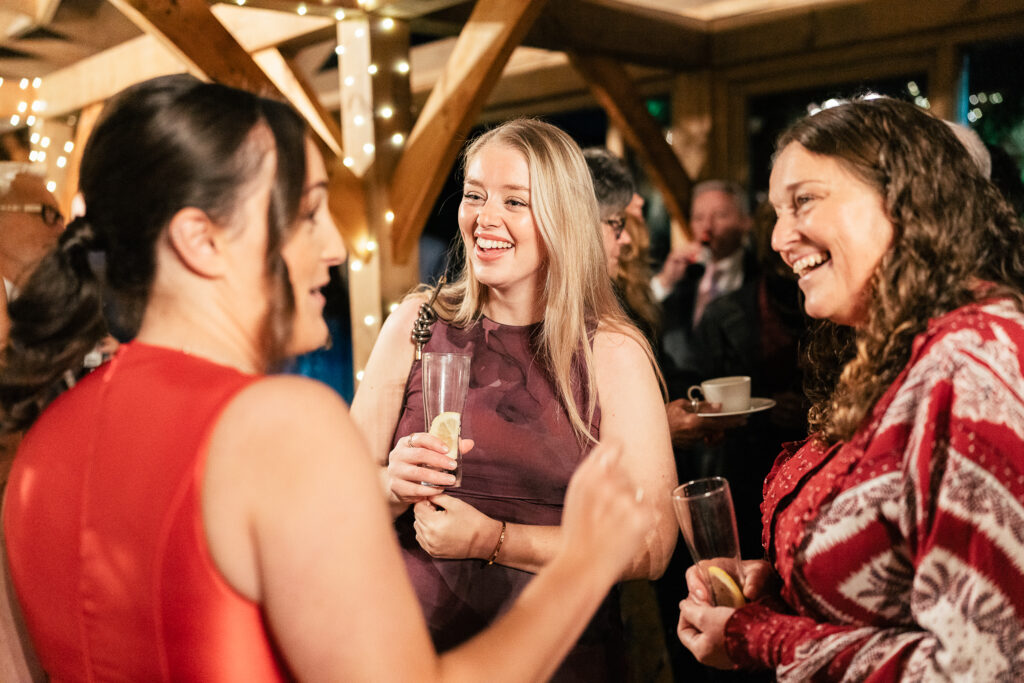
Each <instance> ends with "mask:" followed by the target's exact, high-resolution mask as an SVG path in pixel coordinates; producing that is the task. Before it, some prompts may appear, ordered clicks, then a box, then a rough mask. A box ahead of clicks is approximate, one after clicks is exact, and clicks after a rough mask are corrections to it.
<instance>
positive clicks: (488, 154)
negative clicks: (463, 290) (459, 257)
mask: <svg viewBox="0 0 1024 683" xmlns="http://www.w3.org/2000/svg"><path fill="white" fill-rule="evenodd" d="M459 231H460V232H461V233H462V239H463V240H464V241H465V243H466V246H467V251H468V253H469V261H470V265H471V267H472V268H473V274H474V275H475V276H476V279H477V280H478V281H479V282H480V283H481V284H482V285H485V286H487V287H488V288H490V289H491V290H492V291H493V292H495V293H497V294H498V295H499V296H501V297H503V298H506V299H510V300H517V301H525V302H529V305H533V303H534V302H535V301H536V299H537V297H538V296H539V294H538V293H539V292H540V290H541V287H542V285H543V281H544V276H545V268H544V265H545V261H546V259H545V256H544V255H545V248H544V244H543V242H542V241H541V238H540V232H539V231H538V229H537V223H536V220H535V219H534V215H533V210H532V208H531V204H530V169H529V166H528V165H527V163H526V158H525V157H524V156H523V155H522V154H521V153H520V152H518V151H516V150H515V149H513V148H511V147H509V146H507V145H504V144H501V143H498V142H494V143H488V144H485V145H484V146H483V147H481V148H480V149H479V150H478V151H477V152H476V154H475V155H474V156H473V157H472V158H471V159H470V160H469V163H468V164H467V166H466V179H465V183H464V185H463V192H462V203H461V204H460V205H459Z"/></svg>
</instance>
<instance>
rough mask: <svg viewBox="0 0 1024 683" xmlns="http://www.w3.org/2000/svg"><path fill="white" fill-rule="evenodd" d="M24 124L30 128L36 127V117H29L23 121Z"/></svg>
mask: <svg viewBox="0 0 1024 683" xmlns="http://www.w3.org/2000/svg"><path fill="white" fill-rule="evenodd" d="M25 123H26V124H28V125H30V126H34V125H36V117H35V116H29V117H28V118H27V119H25Z"/></svg>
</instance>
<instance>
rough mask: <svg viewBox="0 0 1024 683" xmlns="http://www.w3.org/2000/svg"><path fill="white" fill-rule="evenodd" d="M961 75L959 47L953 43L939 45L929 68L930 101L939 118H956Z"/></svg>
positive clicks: (949, 119) (950, 119)
mask: <svg viewBox="0 0 1024 683" xmlns="http://www.w3.org/2000/svg"><path fill="white" fill-rule="evenodd" d="M960 77H961V74H960V50H959V48H958V47H957V46H956V45H951V44H944V45H939V46H937V47H936V48H935V51H934V53H933V56H932V63H931V66H930V68H929V69H928V101H929V102H930V103H931V110H932V113H934V114H935V115H936V116H938V117H939V118H943V119H946V120H947V121H955V120H956V114H957V111H956V105H957V93H958V91H959V90H960Z"/></svg>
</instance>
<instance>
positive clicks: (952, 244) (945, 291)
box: [776, 97, 1024, 443]
mask: <svg viewBox="0 0 1024 683" xmlns="http://www.w3.org/2000/svg"><path fill="white" fill-rule="evenodd" d="M792 143H797V144H800V145H802V146H803V147H804V148H806V149H807V150H808V151H810V152H812V153H814V154H820V155H823V156H827V157H831V158H833V159H835V160H836V161H838V162H839V163H841V164H842V165H843V166H844V167H845V168H846V169H847V170H848V171H850V172H852V173H853V174H854V175H855V176H856V177H858V178H859V179H861V180H862V181H864V182H865V183H867V184H868V185H869V186H871V187H872V188H874V189H875V191H877V192H878V193H879V195H880V196H881V197H882V200H883V203H884V206H885V210H886V212H887V214H888V216H889V219H890V220H891V221H892V224H893V241H892V246H891V247H890V249H889V250H888V251H887V252H886V253H885V254H884V255H883V256H882V258H881V260H880V261H879V263H878V266H877V268H876V270H875V272H874V274H873V276H872V278H871V280H870V281H869V283H868V288H869V291H868V301H869V304H868V315H867V320H866V323H865V324H864V325H862V326H859V327H857V328H855V329H851V328H842V327H841V326H839V325H836V324H835V323H830V322H827V321H823V322H822V323H820V324H819V326H818V328H817V330H816V332H815V334H814V335H813V338H812V340H811V342H810V344H809V346H808V351H807V360H808V368H807V381H808V386H807V393H808V397H809V398H810V399H811V401H812V407H811V410H810V414H809V416H808V421H809V424H810V427H811V430H812V431H814V432H817V433H818V438H820V439H822V440H823V441H825V442H826V443H835V442H837V441H841V440H846V439H849V438H850V437H852V436H853V434H854V433H855V432H856V431H857V428H858V427H859V426H860V424H861V423H862V422H863V421H864V419H865V417H866V416H867V415H868V414H869V413H870V411H871V408H872V407H873V406H874V405H875V403H876V402H877V401H878V399H879V398H880V397H881V395H882V394H883V393H884V392H885V390H886V389H887V388H888V387H889V386H890V385H891V384H892V382H893V381H894V380H895V379H896V377H897V375H899V373H900V371H901V370H902V369H903V368H904V366H905V365H906V364H907V361H908V360H909V358H910V352H911V345H912V343H913V340H914V337H915V336H917V335H918V334H920V333H921V332H922V331H924V330H925V328H926V326H927V325H928V321H929V320H931V319H932V318H935V317H937V316H940V315H942V314H944V313H947V312H949V311H952V310H954V309H956V308H958V307H960V306H963V305H965V304H968V303H970V302H974V301H978V300H980V299H984V298H989V297H991V296H994V295H1001V296H1010V297H1012V298H1014V299H1016V301H1017V305H1018V306H1021V302H1022V301H1024V296H1022V292H1024V248H1022V246H1024V228H1022V226H1021V224H1020V222H1019V220H1018V219H1017V217H1016V216H1015V214H1014V212H1013V210H1012V209H1011V208H1010V206H1009V205H1008V204H1007V203H1006V201H1005V200H1004V199H1003V197H1002V195H1000V193H999V191H998V190H997V189H996V188H995V186H993V185H992V184H991V183H990V182H989V181H988V180H987V179H986V178H985V177H984V176H983V175H982V174H981V173H980V171H979V169H978V167H977V165H976V164H975V163H974V161H973V160H972V159H971V157H970V156H968V154H967V152H966V150H965V149H964V147H963V146H962V145H961V143H960V141H959V140H957V138H956V137H955V136H954V135H953V133H952V132H950V130H949V128H948V126H946V125H945V124H944V123H943V122H942V121H941V120H939V119H937V118H935V117H933V116H931V115H930V114H928V113H926V112H925V111H923V110H921V109H919V108H917V107H915V106H914V105H912V104H909V103H906V102H902V101H899V100H895V99H891V98H885V97H875V98H873V99H858V100H854V101H851V102H846V103H844V104H841V105H839V106H836V107H833V108H830V109H825V110H823V111H820V112H818V113H816V114H814V115H812V116H808V117H806V118H803V119H801V120H800V121H798V122H796V123H795V124H794V125H793V126H792V127H790V128H789V129H788V130H787V131H786V132H784V133H783V134H782V136H781V137H780V138H779V141H778V143H777V146H776V148H777V149H778V150H779V151H781V150H783V149H784V148H785V147H786V146H787V145H790V144H792Z"/></svg>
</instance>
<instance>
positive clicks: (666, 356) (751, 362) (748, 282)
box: [661, 250, 761, 399]
mask: <svg viewBox="0 0 1024 683" xmlns="http://www.w3.org/2000/svg"><path fill="white" fill-rule="evenodd" d="M703 276H704V266H703V265H701V264H694V265H692V266H690V267H689V268H687V269H686V272H685V273H684V275H683V277H682V279H681V280H680V281H679V282H678V283H677V284H676V287H675V288H674V289H673V290H672V293H671V294H669V296H668V297H667V298H666V299H665V301H664V302H662V311H663V321H664V324H663V331H662V347H663V349H664V352H663V354H662V359H661V361H662V371H663V372H664V373H665V381H666V383H667V384H668V389H669V397H670V398H672V399H676V398H682V397H685V396H686V390H687V388H688V387H689V386H690V385H692V384H698V383H700V382H701V381H703V380H705V379H709V378H711V377H722V376H726V375H751V376H753V375H754V374H755V372H756V370H757V361H758V358H759V353H758V328H759V325H758V320H759V310H758V286H759V283H760V277H761V276H760V270H759V268H758V265H757V259H756V256H755V255H754V253H753V252H752V251H750V250H746V251H745V252H744V255H743V284H742V285H741V286H740V288H739V289H737V290H736V291H733V292H729V293H728V294H723V295H721V296H719V297H717V298H715V299H714V300H712V301H711V302H710V303H709V304H708V305H707V307H706V308H705V309H704V314H703V315H702V316H701V319H700V321H699V322H698V323H697V326H696V327H694V325H693V309H694V305H695V304H696V299H697V288H698V286H699V285H700V280H701V278H702V277H703Z"/></svg>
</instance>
